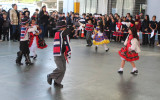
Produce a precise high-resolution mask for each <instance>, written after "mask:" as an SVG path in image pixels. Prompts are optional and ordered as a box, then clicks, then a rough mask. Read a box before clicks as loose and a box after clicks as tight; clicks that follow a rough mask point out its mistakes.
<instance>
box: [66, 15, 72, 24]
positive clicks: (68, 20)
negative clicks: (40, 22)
mask: <svg viewBox="0 0 160 100" xmlns="http://www.w3.org/2000/svg"><path fill="white" fill-rule="evenodd" d="M66 23H67V26H71V25H72V20H71V17H69V13H67V17H66Z"/></svg>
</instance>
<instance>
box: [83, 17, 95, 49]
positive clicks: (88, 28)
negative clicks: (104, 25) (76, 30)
mask: <svg viewBox="0 0 160 100" xmlns="http://www.w3.org/2000/svg"><path fill="white" fill-rule="evenodd" d="M85 30H86V31H87V34H86V41H87V45H86V46H88V47H91V46H92V38H91V35H92V33H93V30H94V25H93V24H92V20H91V19H88V23H87V24H86V27H85Z"/></svg>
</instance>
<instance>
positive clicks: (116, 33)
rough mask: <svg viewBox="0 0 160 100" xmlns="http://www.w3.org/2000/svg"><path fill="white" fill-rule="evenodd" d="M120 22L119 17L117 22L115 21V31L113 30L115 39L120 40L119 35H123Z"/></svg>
mask: <svg viewBox="0 0 160 100" xmlns="http://www.w3.org/2000/svg"><path fill="white" fill-rule="evenodd" d="M122 25H123V24H122V22H121V19H119V20H118V22H117V23H116V32H114V34H113V35H114V36H116V41H117V42H120V41H121V37H122V36H123V33H122Z"/></svg>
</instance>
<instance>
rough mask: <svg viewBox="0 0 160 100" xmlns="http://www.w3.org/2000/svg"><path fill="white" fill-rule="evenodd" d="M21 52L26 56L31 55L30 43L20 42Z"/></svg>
mask: <svg viewBox="0 0 160 100" xmlns="http://www.w3.org/2000/svg"><path fill="white" fill-rule="evenodd" d="M19 49H20V51H21V52H22V53H23V54H24V55H25V54H27V55H29V53H30V51H29V44H28V41H20V47H19Z"/></svg>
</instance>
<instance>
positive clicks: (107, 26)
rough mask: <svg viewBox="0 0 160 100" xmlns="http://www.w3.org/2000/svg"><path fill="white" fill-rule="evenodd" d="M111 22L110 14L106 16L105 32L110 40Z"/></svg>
mask: <svg viewBox="0 0 160 100" xmlns="http://www.w3.org/2000/svg"><path fill="white" fill-rule="evenodd" d="M110 23H111V22H110V19H109V16H106V20H105V27H104V32H105V33H106V35H107V37H108V39H109V40H110V32H109V26H110Z"/></svg>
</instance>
